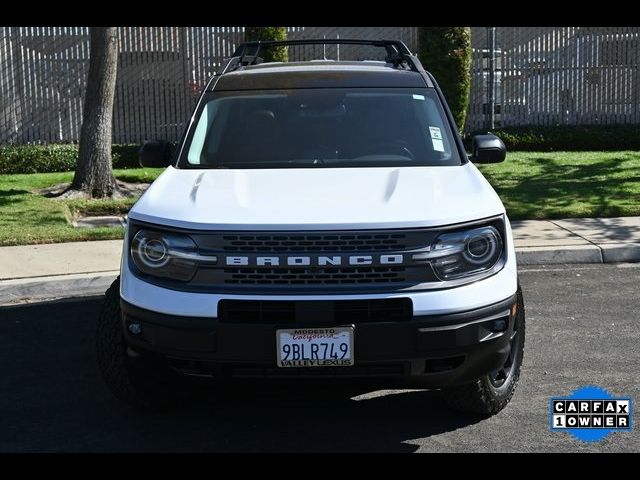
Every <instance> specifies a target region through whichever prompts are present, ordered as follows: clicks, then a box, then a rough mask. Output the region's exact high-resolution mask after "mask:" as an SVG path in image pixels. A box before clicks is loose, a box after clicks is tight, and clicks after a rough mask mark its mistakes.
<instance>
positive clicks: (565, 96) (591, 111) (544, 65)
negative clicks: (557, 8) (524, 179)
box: [467, 27, 640, 130]
mask: <svg viewBox="0 0 640 480" xmlns="http://www.w3.org/2000/svg"><path fill="white" fill-rule="evenodd" d="M472 44H473V47H474V54H473V78H472V82H471V84H472V90H471V98H470V102H469V116H468V124H467V125H468V128H467V129H468V130H473V129H476V128H482V127H484V126H485V125H486V121H487V118H488V116H489V115H488V114H489V113H490V108H489V98H488V97H489V95H488V92H489V63H490V62H489V58H490V53H491V52H490V48H489V42H488V35H487V29H486V28H482V27H480V28H473V29H472ZM495 45H496V48H495V60H496V61H495V74H494V78H495V87H494V88H495V107H494V112H495V120H496V126H512V125H580V124H613V123H616V124H620V123H640V76H639V75H640V74H639V71H638V67H639V65H640V28H639V27H524V28H523V27H498V28H496V42H495Z"/></svg>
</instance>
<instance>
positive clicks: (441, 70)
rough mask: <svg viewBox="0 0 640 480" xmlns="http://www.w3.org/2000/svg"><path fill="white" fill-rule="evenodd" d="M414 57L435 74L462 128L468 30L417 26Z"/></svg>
mask: <svg viewBox="0 0 640 480" xmlns="http://www.w3.org/2000/svg"><path fill="white" fill-rule="evenodd" d="M418 57H419V58H420V62H422V64H423V65H424V67H425V69H426V70H428V71H429V72H430V73H431V74H432V75H433V76H434V77H435V79H436V81H437V82H438V85H439V86H440V88H441V89H442V93H443V94H444V96H445V98H446V100H447V103H448V104H449V108H450V109H451V113H452V114H453V118H454V119H455V121H456V124H457V125H458V129H459V130H460V131H463V129H464V122H465V119H466V116H467V105H468V104H469V89H470V88H471V29H470V28H469V27H418Z"/></svg>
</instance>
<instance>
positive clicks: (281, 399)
mask: <svg viewBox="0 0 640 480" xmlns="http://www.w3.org/2000/svg"><path fill="white" fill-rule="evenodd" d="M521 281H522V285H523V289H524V294H525V302H526V310H527V344H526V347H525V365H524V367H523V372H522V376H521V380H520V384H519V387H518V391H517V392H516V394H515V397H514V399H513V401H512V403H511V404H510V405H509V406H508V407H507V408H506V409H505V410H503V411H502V412H501V413H500V414H498V415H496V416H494V417H492V418H489V419H483V418H479V417H475V416H468V415H460V414H456V413H453V412H450V411H448V410H446V408H445V406H444V405H443V404H442V403H441V402H440V400H439V397H438V395H437V393H435V392H426V391H415V390H371V389H365V388H360V387H354V388H352V389H346V388H340V389H337V390H336V389H332V388H330V386H328V385H326V384H323V385H321V388H317V387H316V386H304V387H301V388H298V387H293V386H291V385H289V386H286V387H278V388H260V387H259V386H258V385H249V386H247V387H244V388H242V389H239V390H238V391H235V392H229V391H226V392H215V391H212V392H209V393H207V394H202V395H201V396H199V397H198V399H197V400H195V401H194V403H193V404H192V405H189V406H188V407H185V408H183V409H180V410H177V411H172V412H166V413H161V414H160V413H158V414H150V413H145V414H141V413H135V412H133V411H130V410H129V409H128V408H127V407H125V406H123V405H121V404H120V403H119V402H118V401H117V400H115V399H114V398H113V397H112V396H111V394H110V393H109V392H108V391H107V389H106V387H105V386H104V385H103V384H102V382H101V380H100V378H99V374H98V371H97V367H96V364H95V353H94V338H93V330H94V326H95V324H94V318H95V317H96V313H97V311H98V308H99V301H98V300H95V299H93V300H80V301H73V302H57V303H49V304H40V305H24V306H16V307H9V308H5V309H0V365H2V370H1V371H2V375H0V412H2V414H1V415H0V451H2V452H15V451H20V452H24V451H65V452H69V451H73V452H76V451H101V452H102V451H174V452H183V451H216V452H228V451H233V452H238V451H243V452H249V451H251V452H257V451H305V452H308V451H382V452H414V451H418V452H430V451H487V452H501V451H554V452H557V451H606V452H610V451H635V452H638V451H640V435H639V434H638V432H637V429H636V430H635V431H633V432H626V433H622V432H621V433H614V434H612V435H609V437H607V439H606V440H604V441H602V442H598V443H592V444H590V443H582V442H580V441H578V440H575V439H573V438H572V437H571V436H570V435H569V434H566V433H552V432H550V431H549V423H548V422H549V420H548V401H549V397H551V396H556V395H566V394H569V393H570V392H571V391H572V390H573V389H575V388H577V387H579V386H583V385H588V384H596V385H599V386H601V387H603V388H606V389H608V390H609V391H610V392H611V393H612V394H614V395H618V396H629V397H632V398H633V399H634V401H635V400H637V398H638V397H639V395H638V393H639V391H640V373H639V372H640V369H639V368H638V365H640V313H639V312H640V295H639V294H638V285H640V264H619V265H582V266H568V265H567V266H562V265H554V266H549V267H544V266H541V267H536V268H528V269H524V268H523V269H521ZM634 407H635V408H634V410H636V411H637V408H638V407H637V405H634ZM634 416H635V417H636V418H635V419H634V420H635V421H634V424H635V425H638V416H637V414H636V415H634Z"/></svg>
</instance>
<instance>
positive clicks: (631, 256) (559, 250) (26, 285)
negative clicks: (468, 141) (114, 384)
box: [0, 243, 640, 306]
mask: <svg viewBox="0 0 640 480" xmlns="http://www.w3.org/2000/svg"><path fill="white" fill-rule="evenodd" d="M516 256H517V261H518V266H525V265H558V264H581V263H619V262H640V243H625V244H620V243H610V244H603V245H594V244H590V245H570V246H541V247H518V248H516ZM118 273H119V272H118V271H117V270H114V271H107V272H98V273H80V274H72V275H54V276H47V277H33V278H21V279H14V280H2V281H0V306H8V305H15V304H19V303H37V302H45V301H49V300H56V299H60V298H73V297H87V296H96V295H102V294H103V293H104V292H105V290H106V289H107V288H108V287H109V285H110V284H111V282H113V280H114V279H115V278H116V277H117V276H118Z"/></svg>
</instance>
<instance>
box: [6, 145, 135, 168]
mask: <svg viewBox="0 0 640 480" xmlns="http://www.w3.org/2000/svg"><path fill="white" fill-rule="evenodd" d="M139 148H140V145H113V147H112V148H111V155H112V162H113V167H114V168H138V167H139V165H138V149H139ZM77 162H78V145H75V144H57V143H53V144H47V145H0V174H12V173H49V172H69V171H73V170H75V168H76V163H77Z"/></svg>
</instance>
